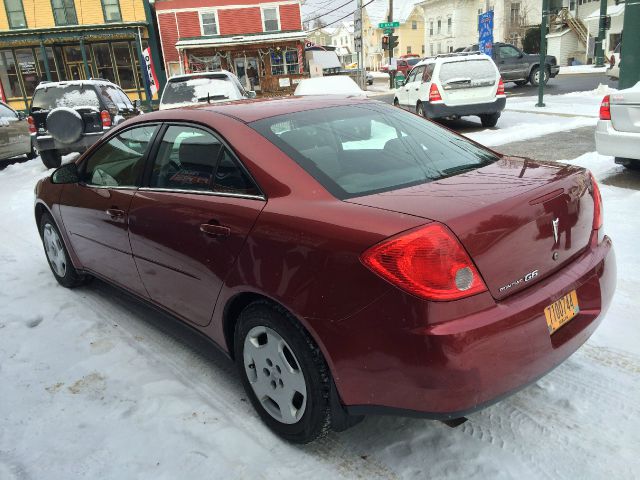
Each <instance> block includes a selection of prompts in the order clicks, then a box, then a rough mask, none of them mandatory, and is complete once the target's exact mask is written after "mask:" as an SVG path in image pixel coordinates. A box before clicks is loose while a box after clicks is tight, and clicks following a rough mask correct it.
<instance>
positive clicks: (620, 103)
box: [609, 84, 640, 133]
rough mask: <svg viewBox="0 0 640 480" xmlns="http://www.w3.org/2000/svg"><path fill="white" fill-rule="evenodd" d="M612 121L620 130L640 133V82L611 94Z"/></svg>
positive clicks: (614, 126)
mask: <svg viewBox="0 0 640 480" xmlns="http://www.w3.org/2000/svg"><path fill="white" fill-rule="evenodd" d="M609 104H610V108H611V123H612V124H613V128H615V129H616V130H618V131H619V132H633V133H640V84H636V85H635V86H634V87H632V88H629V89H627V90H622V91H620V92H617V93H612V94H611V96H610V101H609Z"/></svg>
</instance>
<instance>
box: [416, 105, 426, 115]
mask: <svg viewBox="0 0 640 480" xmlns="http://www.w3.org/2000/svg"><path fill="white" fill-rule="evenodd" d="M416 113H417V114H418V115H420V116H421V117H424V116H425V115H424V106H423V104H422V102H418V104H417V105H416Z"/></svg>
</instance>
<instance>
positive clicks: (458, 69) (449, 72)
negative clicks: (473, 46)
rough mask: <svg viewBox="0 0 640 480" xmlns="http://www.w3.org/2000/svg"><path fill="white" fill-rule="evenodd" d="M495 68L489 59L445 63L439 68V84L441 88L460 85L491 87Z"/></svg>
mask: <svg viewBox="0 0 640 480" xmlns="http://www.w3.org/2000/svg"><path fill="white" fill-rule="evenodd" d="M495 81H496V67H495V66H494V64H493V61H492V60H490V59H489V58H486V59H484V58H483V59H477V60H464V61H457V62H445V63H443V64H442V65H441V66H440V83H442V85H443V87H445V88H446V87H447V85H455V84H462V83H467V84H469V83H471V84H476V83H480V84H485V85H493V84H494V83H495Z"/></svg>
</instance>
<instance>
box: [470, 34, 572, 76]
mask: <svg viewBox="0 0 640 480" xmlns="http://www.w3.org/2000/svg"><path fill="white" fill-rule="evenodd" d="M464 51H465V52H477V51H478V44H477V43H476V44H475V45H471V46H470V47H467V48H465V49H464ZM492 57H493V61H494V62H495V64H496V66H497V67H498V70H500V75H502V80H504V81H505V82H514V83H515V84H516V85H519V86H522V85H526V84H527V82H531V85H536V86H537V85H538V84H539V79H540V55H536V54H531V53H524V52H523V51H522V50H520V49H519V48H518V47H515V46H513V45H511V44H509V43H500V42H496V43H494V44H493V53H492ZM544 63H545V69H544V83H545V84H546V83H547V82H548V81H549V78H553V77H555V76H556V75H558V72H559V71H560V66H559V65H558V61H557V60H556V57H554V56H553V55H547V56H546V57H545V61H544Z"/></svg>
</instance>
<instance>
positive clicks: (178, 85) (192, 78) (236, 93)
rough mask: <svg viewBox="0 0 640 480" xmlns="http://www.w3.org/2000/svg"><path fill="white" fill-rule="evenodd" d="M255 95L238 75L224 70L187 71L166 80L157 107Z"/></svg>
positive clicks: (161, 108)
mask: <svg viewBox="0 0 640 480" xmlns="http://www.w3.org/2000/svg"><path fill="white" fill-rule="evenodd" d="M255 96H256V92H253V91H247V90H245V89H244V87H243V86H242V84H241V83H240V80H238V77H236V76H235V75H234V74H233V73H231V72H228V71H226V70H216V71H215V72H201V73H189V74H186V75H176V76H174V77H171V78H170V79H169V80H168V81H167V84H166V85H165V87H164V90H163V91H162V96H161V97H160V105H159V109H160V110H167V109H169V108H178V107H188V106H189V105H194V104H198V103H207V102H208V103H213V102H228V101H231V100H242V99H243V98H254V97H255Z"/></svg>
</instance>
